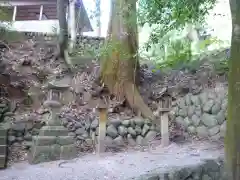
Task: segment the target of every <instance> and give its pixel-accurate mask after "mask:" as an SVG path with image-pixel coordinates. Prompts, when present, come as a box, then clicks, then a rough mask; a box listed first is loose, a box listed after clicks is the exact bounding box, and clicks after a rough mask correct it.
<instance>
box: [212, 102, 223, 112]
mask: <svg viewBox="0 0 240 180" xmlns="http://www.w3.org/2000/svg"><path fill="white" fill-rule="evenodd" d="M220 110H221V104H219V103H215V104H214V105H213V107H212V110H211V112H212V114H217V113H219V111H220Z"/></svg>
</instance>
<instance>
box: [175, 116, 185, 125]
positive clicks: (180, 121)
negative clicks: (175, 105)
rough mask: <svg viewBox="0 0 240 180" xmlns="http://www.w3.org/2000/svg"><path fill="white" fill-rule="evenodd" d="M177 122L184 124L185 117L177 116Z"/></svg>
mask: <svg viewBox="0 0 240 180" xmlns="http://www.w3.org/2000/svg"><path fill="white" fill-rule="evenodd" d="M176 123H177V124H179V125H181V126H184V119H183V118H182V117H181V116H178V117H176Z"/></svg>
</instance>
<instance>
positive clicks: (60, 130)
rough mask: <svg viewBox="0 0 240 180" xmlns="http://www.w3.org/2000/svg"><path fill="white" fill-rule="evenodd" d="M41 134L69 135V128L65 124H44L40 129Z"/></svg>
mask: <svg viewBox="0 0 240 180" xmlns="http://www.w3.org/2000/svg"><path fill="white" fill-rule="evenodd" d="M39 136H68V129H67V128H65V127H63V126H44V127H42V128H41V129H40V131H39Z"/></svg>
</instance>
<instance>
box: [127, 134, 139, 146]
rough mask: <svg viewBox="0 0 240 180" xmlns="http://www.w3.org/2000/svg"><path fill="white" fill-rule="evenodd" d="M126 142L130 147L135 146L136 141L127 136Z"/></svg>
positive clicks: (129, 135)
mask: <svg viewBox="0 0 240 180" xmlns="http://www.w3.org/2000/svg"><path fill="white" fill-rule="evenodd" d="M127 142H128V144H129V145H130V146H136V144H137V143H136V141H135V140H134V139H133V137H132V136H131V134H128V135H127Z"/></svg>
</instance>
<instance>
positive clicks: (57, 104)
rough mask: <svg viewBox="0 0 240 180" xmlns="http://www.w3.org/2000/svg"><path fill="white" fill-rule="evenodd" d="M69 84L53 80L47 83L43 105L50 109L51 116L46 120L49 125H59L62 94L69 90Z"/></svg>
mask: <svg viewBox="0 0 240 180" xmlns="http://www.w3.org/2000/svg"><path fill="white" fill-rule="evenodd" d="M69 88H70V85H69V84H65V83H61V81H57V80H53V81H50V82H49V83H48V90H49V91H48V95H47V100H46V101H45V102H44V103H43V106H44V107H46V108H49V109H50V113H51V116H50V118H49V119H48V121H47V124H48V125H49V126H51V125H52V126H56V125H61V121H60V119H59V112H60V109H61V107H62V101H63V94H64V92H66V91H67V90H69Z"/></svg>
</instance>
